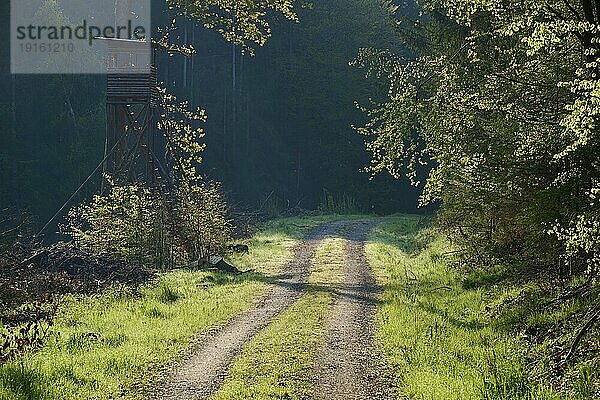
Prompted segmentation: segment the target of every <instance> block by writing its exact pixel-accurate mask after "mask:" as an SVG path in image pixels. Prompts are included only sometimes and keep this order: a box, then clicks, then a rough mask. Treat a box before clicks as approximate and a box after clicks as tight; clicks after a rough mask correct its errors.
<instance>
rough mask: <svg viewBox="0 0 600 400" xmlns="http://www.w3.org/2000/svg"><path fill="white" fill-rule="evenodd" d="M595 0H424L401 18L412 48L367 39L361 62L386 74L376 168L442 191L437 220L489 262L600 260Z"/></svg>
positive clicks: (372, 127) (373, 121) (375, 125)
mask: <svg viewBox="0 0 600 400" xmlns="http://www.w3.org/2000/svg"><path fill="white" fill-rule="evenodd" d="M593 4H594V2H593V1H589V0H567V1H563V2H555V1H524V2H523V1H512V0H510V1H505V2H494V1H486V0H469V1H461V2H457V1H453V0H423V1H418V5H419V7H421V10H422V13H421V14H420V16H418V17H415V18H410V17H408V16H407V15H409V14H408V13H407V14H405V15H398V14H397V15H398V34H399V36H400V40H402V41H404V42H406V43H407V44H408V45H409V47H410V52H409V53H408V54H409V55H410V56H399V55H396V54H394V53H392V52H390V51H387V50H378V49H364V50H363V51H361V53H360V54H359V56H358V58H357V60H356V64H358V65H359V66H361V67H364V68H366V69H367V71H368V72H369V73H372V74H376V75H380V76H384V77H386V78H387V79H388V80H389V93H388V99H387V100H386V101H384V102H380V103H376V104H375V105H374V106H373V107H370V108H365V109H364V110H365V112H366V113H367V115H368V116H369V118H370V122H369V123H368V124H366V125H365V126H364V127H362V128H359V129H358V130H359V132H360V133H361V134H364V135H366V136H368V137H369V141H368V144H367V147H368V148H369V150H371V152H372V153H373V163H372V166H371V168H370V169H371V171H372V172H373V173H377V172H380V171H384V170H387V171H389V172H391V173H392V174H393V175H394V176H400V175H402V174H407V175H408V176H409V177H410V178H411V179H412V181H413V183H414V184H415V185H424V186H423V188H424V190H423V194H422V197H421V202H422V204H428V203H432V202H436V201H441V203H442V213H441V222H442V223H443V224H445V225H446V226H448V227H452V228H454V229H456V231H457V235H458V238H459V239H463V242H465V243H467V244H470V248H471V250H473V252H474V253H477V252H478V253H479V254H475V256H476V257H478V258H479V261H484V262H485V261H486V260H484V258H486V257H487V256H491V255H493V256H494V258H496V259H498V258H503V257H509V258H510V259H512V260H515V259H516V260H517V261H523V262H525V263H527V264H536V265H542V266H545V267H547V268H548V267H550V266H553V265H556V264H558V260H557V258H558V256H559V255H564V256H566V257H567V258H569V259H570V262H571V263H573V264H575V265H577V264H584V263H585V262H587V263H588V265H589V264H592V265H597V263H598V259H597V257H598V256H597V249H598V248H600V247H599V246H598V244H599V243H600V239H599V235H598V229H597V226H598V204H597V203H596V202H595V200H594V196H596V195H597V194H594V193H595V192H597V186H598V181H599V179H600V168H599V167H598V165H599V164H598V161H599V159H598V157H599V154H600V147H599V146H600V136H599V135H600V128H599V125H598V116H599V110H600V107H598V105H599V104H600V102H599V98H600V97H599V95H598V93H599V88H600V80H599V79H600V75H599V74H598V56H599V53H598V42H599V36H598V35H599V32H598V28H597V25H598V22H599V21H600V15H598V14H597V12H595V11H593V10H592V11H591V12H590V10H591V9H593ZM595 4H596V5H597V2H596V3H595ZM590 195H592V201H589V196H590ZM548 231H550V232H551V233H553V235H550V236H549V235H548V234H547V232H548ZM474 249H479V250H477V251H475V250H474ZM492 261H493V260H492ZM590 270H591V271H593V269H590Z"/></svg>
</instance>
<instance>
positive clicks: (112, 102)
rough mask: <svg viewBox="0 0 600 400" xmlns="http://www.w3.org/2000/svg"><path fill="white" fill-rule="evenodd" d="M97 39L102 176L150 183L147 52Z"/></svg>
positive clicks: (129, 43) (137, 45) (150, 59)
mask: <svg viewBox="0 0 600 400" xmlns="http://www.w3.org/2000/svg"><path fill="white" fill-rule="evenodd" d="M97 39H98V40H102V41H104V42H105V44H106V46H107V49H106V51H107V52H106V73H107V85H106V118H107V124H106V129H107V134H106V146H105V164H104V173H105V174H107V175H109V176H110V177H112V178H113V179H114V180H115V181H128V182H131V181H134V182H139V181H143V182H146V183H147V182H150V181H152V180H154V179H155V178H156V177H157V169H156V166H155V154H154V144H155V143H154V142H155V137H154V136H155V124H156V121H155V118H154V114H155V109H156V105H157V101H158V89H157V84H158V82H157V70H156V65H155V62H154V60H155V56H154V51H153V48H152V46H151V45H150V44H149V43H148V42H145V41H140V40H127V39H113V38H97Z"/></svg>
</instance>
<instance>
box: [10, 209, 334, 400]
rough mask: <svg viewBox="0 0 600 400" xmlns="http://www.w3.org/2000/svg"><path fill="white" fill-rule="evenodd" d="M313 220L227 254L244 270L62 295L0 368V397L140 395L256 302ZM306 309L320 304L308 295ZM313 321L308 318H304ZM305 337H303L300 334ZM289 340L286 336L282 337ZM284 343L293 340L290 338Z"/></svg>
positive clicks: (285, 225)
mask: <svg viewBox="0 0 600 400" xmlns="http://www.w3.org/2000/svg"><path fill="white" fill-rule="evenodd" d="M322 220H323V218H320V219H314V220H300V219H288V220H279V221H272V222H269V223H268V224H266V225H265V226H264V227H263V229H262V230H261V232H259V233H258V234H257V235H256V236H254V237H253V238H251V239H250V240H249V242H248V243H249V245H250V246H251V248H252V251H251V252H250V253H249V254H243V255H242V254H240V255H235V257H234V258H233V259H232V260H230V261H231V262H232V263H234V264H235V265H236V266H238V267H239V268H240V269H242V270H247V269H255V273H252V274H244V275H243V276H230V275H223V274H219V273H215V272H206V271H189V270H177V271H170V272H167V273H165V274H162V275H161V276H160V277H159V278H158V279H157V281H156V282H151V283H148V284H146V285H144V286H142V287H141V288H139V289H138V290H136V291H134V290H131V289H127V288H123V287H114V288H112V289H110V290H108V291H106V292H104V293H102V294H100V295H95V296H69V297H66V298H64V299H63V300H62V302H61V304H60V307H59V310H58V314H57V316H56V320H55V324H54V325H53V327H52V333H53V335H52V337H51V339H50V340H48V341H47V342H46V343H45V344H44V346H43V348H42V349H41V350H40V351H38V352H35V353H32V354H27V355H25V356H24V357H22V358H21V359H19V360H15V361H14V362H9V363H6V364H2V365H0V400H34V399H35V400H40V399H44V400H52V399H57V400H59V399H60V400H81V399H114V398H124V399H140V398H144V397H145V396H144V395H145V394H146V393H147V392H146V391H147V390H148V389H149V388H151V387H152V385H154V384H155V383H156V382H157V381H158V380H159V379H161V378H163V377H164V367H165V365H169V364H171V363H172V362H175V361H177V360H178V359H179V358H180V357H181V356H182V354H183V353H184V352H185V351H186V350H187V349H188V348H189V346H190V345H192V344H194V343H196V342H197V340H199V339H200V338H201V337H202V335H203V334H206V333H207V332H209V330H211V329H214V328H216V327H218V326H221V325H223V324H225V323H227V321H229V320H230V319H231V318H233V317H234V316H236V315H238V314H239V313H241V312H243V311H245V310H247V309H248V308H250V307H254V306H255V305H256V301H257V300H258V299H259V298H260V297H261V296H262V295H264V294H265V292H266V291H267V290H268V284H267V280H268V279H269V277H270V276H276V275H277V274H279V273H280V271H281V269H282V267H283V266H284V265H285V263H286V262H288V261H289V260H290V259H291V257H292V256H293V255H292V251H291V249H292V247H293V246H294V245H295V244H296V243H297V241H298V238H300V237H301V236H303V235H304V234H305V232H306V231H307V230H308V229H310V228H312V227H314V226H315V225H317V224H319V223H320V222H321V221H322ZM306 306H307V309H306V312H307V313H308V314H309V313H310V310H313V309H315V308H318V307H321V305H320V304H319V305H318V306H317V305H312V304H311V303H310V301H309V300H308V299H307V301H306ZM306 316H307V318H312V316H311V315H306ZM306 337H307V339H308V340H314V339H312V336H311V335H309V334H307V335H306ZM290 338H291V337H290ZM292 343H293V342H292Z"/></svg>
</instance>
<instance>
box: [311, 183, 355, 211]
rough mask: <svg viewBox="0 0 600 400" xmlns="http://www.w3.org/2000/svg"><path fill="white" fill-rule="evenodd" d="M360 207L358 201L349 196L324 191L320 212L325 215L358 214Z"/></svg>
mask: <svg viewBox="0 0 600 400" xmlns="http://www.w3.org/2000/svg"><path fill="white" fill-rule="evenodd" d="M359 210H360V209H359V206H358V202H357V201H356V199H355V198H354V197H353V196H352V195H350V194H348V193H344V194H341V195H335V194H333V193H331V192H330V191H328V190H327V189H323V195H322V196H321V204H320V205H319V211H320V212H322V213H324V214H338V215H341V214H358V212H359Z"/></svg>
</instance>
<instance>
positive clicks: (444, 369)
mask: <svg viewBox="0 0 600 400" xmlns="http://www.w3.org/2000/svg"><path fill="white" fill-rule="evenodd" d="M450 250H451V248H450V246H449V244H448V243H447V241H446V240H445V238H443V237H442V236H441V235H439V234H437V233H436V232H435V231H433V230H432V229H419V228H418V218H414V217H410V216H407V217H399V218H396V219H395V220H394V221H393V222H389V223H385V224H383V225H381V226H380V227H379V228H378V229H377V230H375V231H374V232H373V233H372V235H371V240H370V242H369V244H368V245H367V254H368V258H369V261H370V263H371V266H372V268H373V270H374V271H375V274H376V276H377V279H378V281H379V283H380V284H381V285H382V286H383V287H384V293H383V297H382V305H381V307H380V309H379V312H378V333H377V335H378V342H379V344H380V346H381V348H382V350H383V352H384V354H385V355H386V358H387V360H388V362H389V364H390V366H391V368H392V369H393V370H394V371H395V372H396V375H397V377H398V381H397V384H398V386H399V388H400V392H401V398H406V399H434V400H437V399H445V400H453V399H456V400H465V399H498V400H500V399H528V400H534V399H539V400H541V399H544V400H551V399H560V398H563V397H562V396H560V395H559V394H557V393H556V392H554V391H553V390H552V389H551V388H550V385H549V382H547V381H546V380H544V379H543V378H541V377H540V375H538V374H536V373H534V371H531V370H530V363H529V361H528V355H527V348H528V347H529V346H526V342H525V341H524V339H523V337H522V336H518V332H519V331H520V329H521V328H522V326H521V325H519V324H517V321H514V320H513V321H511V320H509V319H507V318H505V317H504V316H506V315H511V314H514V312H515V311H514V310H515V309H518V307H517V308H515V307H506V306H504V305H505V304H506V300H507V299H510V298H514V297H515V295H516V293H522V292H523V291H526V290H527V287H526V286H517V285H509V284H504V283H502V282H501V280H500V281H498V282H496V283H494V284H490V282H489V279H484V278H482V279H480V281H481V282H486V283H485V284H474V283H473V277H472V276H471V277H467V278H466V279H465V276H464V275H463V274H461V273H459V272H458V271H457V270H456V269H454V268H452V267H450V263H449V262H448V260H447V257H446V256H445V255H446V254H447V253H448V252H449V251H450ZM488 278H489V277H488ZM523 285H524V284H523ZM521 300H523V299H521ZM522 306H523V307H528V306H532V305H531V303H529V304H527V302H524V303H522ZM500 308H501V309H502V310H500V311H498V310H499V309H500ZM533 310H535V308H533ZM496 311H498V312H499V313H500V314H498V313H497V312H496ZM501 315H502V316H501ZM530 315H531V316H533V315H538V317H537V318H538V319H540V318H541V319H546V318H553V317H552V316H551V311H544V310H540V309H537V311H535V312H531V313H530ZM540 315H545V316H544V317H543V318H542V317H540ZM531 318H533V317H531ZM529 323H530V324H534V323H535V321H534V320H531V321H530V322H529ZM569 398H574V399H579V398H581V399H583V398H586V397H580V396H579V395H575V397H569Z"/></svg>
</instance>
